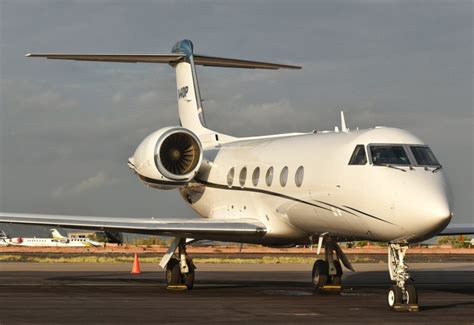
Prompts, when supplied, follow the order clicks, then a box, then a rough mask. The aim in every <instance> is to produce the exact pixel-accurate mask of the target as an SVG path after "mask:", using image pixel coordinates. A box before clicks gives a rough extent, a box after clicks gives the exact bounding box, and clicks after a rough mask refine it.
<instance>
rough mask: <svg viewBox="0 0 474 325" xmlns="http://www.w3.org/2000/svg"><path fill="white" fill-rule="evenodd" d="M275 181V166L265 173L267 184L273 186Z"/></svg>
mask: <svg viewBox="0 0 474 325" xmlns="http://www.w3.org/2000/svg"><path fill="white" fill-rule="evenodd" d="M272 182H273V167H270V168H268V170H267V174H266V175H265V183H267V186H271V185H272Z"/></svg>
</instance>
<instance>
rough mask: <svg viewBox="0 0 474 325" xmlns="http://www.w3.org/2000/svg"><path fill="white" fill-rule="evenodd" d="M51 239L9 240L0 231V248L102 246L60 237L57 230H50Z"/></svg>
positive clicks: (85, 239) (91, 242)
mask: <svg viewBox="0 0 474 325" xmlns="http://www.w3.org/2000/svg"><path fill="white" fill-rule="evenodd" d="M50 232H51V237H49V238H40V237H32V238H27V237H14V238H10V237H8V236H7V235H6V233H5V232H4V231H3V230H2V231H0V246H22V247H100V246H104V245H103V244H101V243H99V242H97V241H94V240H91V239H89V238H67V237H64V236H63V235H61V233H60V232H59V231H58V230H57V229H50Z"/></svg>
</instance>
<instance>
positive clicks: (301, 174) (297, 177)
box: [295, 166, 304, 187]
mask: <svg viewBox="0 0 474 325" xmlns="http://www.w3.org/2000/svg"><path fill="white" fill-rule="evenodd" d="M303 177H304V167H303V166H300V167H298V169H297V170H296V174H295V184H296V186H298V187H300V186H301V185H302V184H303Z"/></svg>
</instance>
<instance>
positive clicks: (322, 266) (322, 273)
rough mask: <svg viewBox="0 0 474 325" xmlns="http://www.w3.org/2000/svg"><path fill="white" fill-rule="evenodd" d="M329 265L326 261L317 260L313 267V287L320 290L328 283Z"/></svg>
mask: <svg viewBox="0 0 474 325" xmlns="http://www.w3.org/2000/svg"><path fill="white" fill-rule="evenodd" d="M328 273H329V265H328V263H327V262H326V261H323V260H317V261H316V262H314V265H313V274H312V279H313V286H314V288H315V289H317V290H319V289H321V288H322V287H324V286H325V285H326V284H327V282H328Z"/></svg>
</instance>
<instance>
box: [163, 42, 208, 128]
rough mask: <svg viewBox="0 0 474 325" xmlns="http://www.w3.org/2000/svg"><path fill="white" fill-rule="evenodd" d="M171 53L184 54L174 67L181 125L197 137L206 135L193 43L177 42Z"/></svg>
mask: <svg viewBox="0 0 474 325" xmlns="http://www.w3.org/2000/svg"><path fill="white" fill-rule="evenodd" d="M171 51H172V52H173V53H182V54H185V57H184V58H183V59H182V60H181V61H180V62H179V63H177V64H176V66H175V68H176V88H177V96H178V108H179V120H180V122H181V125H182V126H183V127H185V128H188V129H190V130H191V131H193V132H195V133H196V134H197V135H201V134H203V133H208V132H209V131H208V130H207V129H206V121H205V119H204V111H203V108H202V101H201V94H200V93H199V84H198V80H197V75H196V67H195V65H194V54H193V43H192V42H191V41H190V40H182V41H179V42H177V43H176V44H175V45H174V46H173V49H172V50H171Z"/></svg>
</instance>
